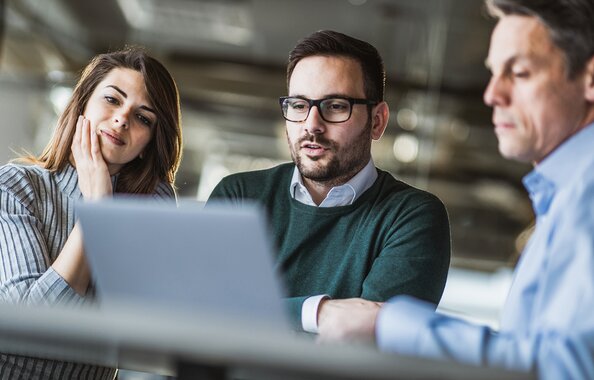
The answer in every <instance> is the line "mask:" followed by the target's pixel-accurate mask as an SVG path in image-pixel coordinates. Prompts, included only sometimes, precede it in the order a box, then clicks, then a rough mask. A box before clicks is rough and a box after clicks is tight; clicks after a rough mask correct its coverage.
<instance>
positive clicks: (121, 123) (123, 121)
mask: <svg viewBox="0 0 594 380" xmlns="http://www.w3.org/2000/svg"><path fill="white" fill-rule="evenodd" d="M113 126H114V127H116V128H124V129H127V128H128V116H127V115H125V114H124V113H118V114H116V115H114V116H113Z"/></svg>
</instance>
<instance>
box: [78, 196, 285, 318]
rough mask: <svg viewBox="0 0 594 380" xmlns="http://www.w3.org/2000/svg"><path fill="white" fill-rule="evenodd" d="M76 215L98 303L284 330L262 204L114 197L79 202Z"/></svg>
mask: <svg viewBox="0 0 594 380" xmlns="http://www.w3.org/2000/svg"><path fill="white" fill-rule="evenodd" d="M77 212H78V217H79V220H80V222H81V227H82V231H83V236H84V239H83V240H84V246H85V253H86V256H87V260H88V261H89V265H90V268H91V272H92V276H93V281H94V282H95V287H96V292H97V298H98V300H99V303H100V304H102V305H108V304H115V305H117V304H121V303H122V302H126V303H132V304H142V305H143V306H147V305H148V306H150V307H165V308H171V307H175V308H178V310H180V311H188V312H198V313H203V314H204V313H209V314H214V315H220V316H225V317H230V318H235V319H237V318H240V319H241V320H249V321H251V322H261V323H264V324H266V325H268V326H270V325H273V326H278V327H280V328H288V326H289V324H288V317H287V314H286V310H285V307H284V304H283V302H282V295H283V292H282V290H281V286H280V281H279V277H278V275H277V273H276V272H275V270H274V269H273V268H274V264H273V258H272V255H271V247H272V244H271V242H270V239H269V234H268V231H267V223H266V218H265V215H264V212H263V210H262V209H260V208H258V207H256V206H245V207H244V206H242V207H241V208H237V207H232V206H230V205H222V204H221V205H213V206H211V205H209V207H208V208H202V206H201V205H199V204H197V203H193V204H191V203H181V205H180V206H179V207H176V206H175V204H173V203H171V204H163V203H156V202H154V201H150V200H147V199H126V198H124V199H118V198H116V199H112V200H107V201H101V202H95V203H81V204H80V205H79V206H78V208H77Z"/></svg>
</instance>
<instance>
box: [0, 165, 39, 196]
mask: <svg viewBox="0 0 594 380" xmlns="http://www.w3.org/2000/svg"><path fill="white" fill-rule="evenodd" d="M49 175H50V173H49V171H48V170H46V169H43V168H41V167H39V166H35V165H32V166H27V165H18V164H7V165H4V166H1V167H0V188H1V189H2V190H6V191H9V190H14V191H19V190H22V189H23V188H28V187H31V186H35V185H36V184H38V183H40V182H41V183H42V182H45V178H44V177H48V176H49Z"/></svg>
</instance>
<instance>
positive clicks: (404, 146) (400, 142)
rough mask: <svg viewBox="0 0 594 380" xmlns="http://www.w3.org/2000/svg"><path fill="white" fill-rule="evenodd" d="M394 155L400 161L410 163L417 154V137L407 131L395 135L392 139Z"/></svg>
mask: <svg viewBox="0 0 594 380" xmlns="http://www.w3.org/2000/svg"><path fill="white" fill-rule="evenodd" d="M393 150H394V157H396V159H397V160H398V161H400V162H404V163H410V162H413V161H414V160H416V159H417V157H418V155H419V139H417V138H416V136H413V135H411V134H408V133H403V134H400V135H398V136H396V139H394V149H393Z"/></svg>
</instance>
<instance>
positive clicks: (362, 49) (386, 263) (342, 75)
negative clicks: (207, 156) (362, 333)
mask: <svg viewBox="0 0 594 380" xmlns="http://www.w3.org/2000/svg"><path fill="white" fill-rule="evenodd" d="M384 82H385V72H384V67H383V62H382V58H381V57H380V55H379V53H378V52H377V50H376V49H375V48H374V47H373V46H372V45H370V44H368V43H367V42H364V41H360V40H357V39H355V38H352V37H349V36H346V35H344V34H341V33H337V32H333V31H320V32H316V33H313V34H312V35H310V36H309V37H307V38H305V39H303V40H301V41H300V42H299V43H298V44H297V46H296V47H295V48H294V49H293V50H292V51H291V53H290V55H289V64H288V67H287V87H288V91H289V96H284V97H281V98H280V108H281V111H282V115H283V117H284V118H285V120H286V134H287V141H288V144H289V150H290V152H291V157H292V159H293V163H290V164H283V165H280V166H277V167H274V168H272V169H268V170H262V171H255V172H249V173H239V174H234V175H231V176H228V177H226V178H224V179H223V180H222V181H221V182H220V183H219V184H218V185H217V187H216V188H215V190H214V191H213V193H212V194H211V197H210V199H209V201H211V200H212V199H221V198H224V199H229V200H232V201H234V202H237V203H241V201H242V200H250V201H254V200H255V201H259V202H261V203H262V204H264V205H265V206H266V208H267V211H268V214H269V218H270V222H271V227H272V232H273V235H274V238H275V240H276V243H277V248H278V249H277V251H278V254H277V263H278V267H279V269H280V270H281V273H282V274H283V276H284V280H285V284H286V289H287V292H288V297H289V298H288V299H287V303H288V306H289V309H290V315H291V316H292V318H293V320H294V323H295V325H296V327H297V328H298V329H303V330H305V331H307V332H312V333H315V332H317V331H318V327H319V326H321V325H322V324H323V323H324V320H326V318H327V317H329V316H331V315H332V313H334V312H336V311H337V310H340V309H341V308H343V307H348V305H349V304H350V303H351V302H353V301H352V300H348V298H353V297H363V298H365V299H370V300H374V301H385V300H387V299H389V298H390V297H392V296H394V295H397V294H408V295H414V296H415V297H419V298H421V299H424V300H426V301H429V302H431V303H432V304H434V305H436V304H437V303H438V302H439V300H440V298H441V295H442V293H443V289H444V286H445V281H446V276H447V271H448V266H449V260H450V234H449V223H448V218H447V214H446V211H445V208H444V206H443V204H442V203H441V202H440V201H439V199H437V198H436V197H435V196H434V195H432V194H429V193H427V192H424V191H421V190H418V189H415V188H413V187H411V186H409V185H407V184H405V183H403V182H400V181H398V180H397V179H395V178H394V177H393V176H392V175H391V174H389V173H387V172H385V171H382V170H380V169H378V168H376V167H375V165H374V162H373V160H372V158H371V142H372V140H378V139H379V138H380V137H381V136H382V134H383V133H384V130H385V129H386V126H387V123H388V117H389V110H388V105H387V104H386V102H385V101H384Z"/></svg>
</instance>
